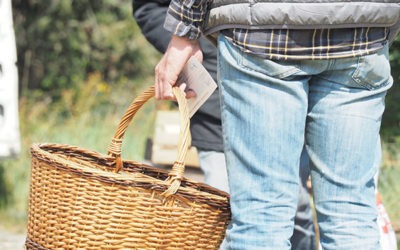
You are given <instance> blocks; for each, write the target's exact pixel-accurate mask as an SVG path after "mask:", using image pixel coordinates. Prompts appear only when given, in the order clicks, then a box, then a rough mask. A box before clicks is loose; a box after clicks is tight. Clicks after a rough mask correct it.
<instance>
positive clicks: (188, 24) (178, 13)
mask: <svg viewBox="0 0 400 250" xmlns="http://www.w3.org/2000/svg"><path fill="white" fill-rule="evenodd" d="M210 1H211V0H172V1H171V3H170V5H169V8H168V12H167V17H166V18H165V23H164V28H165V29H166V30H168V31H170V32H171V33H172V34H174V35H177V36H183V37H187V38H189V39H193V40H194V39H198V38H199V37H200V35H201V29H202V25H203V21H204V20H205V18H206V15H207V9H208V5H209V2H210Z"/></svg>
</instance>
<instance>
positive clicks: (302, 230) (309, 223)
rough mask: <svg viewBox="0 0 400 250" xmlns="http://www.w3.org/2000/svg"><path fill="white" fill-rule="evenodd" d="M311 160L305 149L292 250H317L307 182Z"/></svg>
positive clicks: (291, 240)
mask: <svg viewBox="0 0 400 250" xmlns="http://www.w3.org/2000/svg"><path fill="white" fill-rule="evenodd" d="M309 169H310V167H309V159H308V155H307V152H306V150H305V148H304V149H303V152H302V153H301V159H300V185H299V201H298V203H297V211H296V216H295V218H294V223H295V225H294V231H293V235H292V238H291V239H290V242H291V244H292V250H315V249H316V239H315V228H314V218H313V212H312V207H311V202H310V194H309V193H308V189H307V180H308V177H309V176H310V170H309Z"/></svg>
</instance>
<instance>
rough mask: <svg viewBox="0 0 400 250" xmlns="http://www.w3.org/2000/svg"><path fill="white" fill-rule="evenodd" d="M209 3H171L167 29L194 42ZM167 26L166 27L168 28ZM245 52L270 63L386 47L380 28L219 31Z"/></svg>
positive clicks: (188, 0)
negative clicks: (270, 61) (272, 61)
mask: <svg viewBox="0 0 400 250" xmlns="http://www.w3.org/2000/svg"><path fill="white" fill-rule="evenodd" d="M209 4H210V0H172V1H171V4H170V7H169V10H168V15H169V18H168V22H167V23H166V25H167V27H166V28H167V29H168V28H170V27H175V29H174V30H170V29H169V30H170V31H172V32H173V33H174V34H175V35H178V36H185V37H188V38H190V39H197V38H198V37H199V36H200V35H201V27H202V24H203V20H205V18H206V14H207V9H208V6H209ZM168 26H170V27H168ZM221 32H222V33H223V34H224V35H225V36H227V37H228V38H229V39H231V40H232V42H233V43H234V44H235V45H237V46H239V47H240V48H242V49H243V50H244V51H245V52H248V53H252V54H255V55H257V56H260V57H263V58H268V59H273V60H280V59H284V60H299V59H337V58H345V57H353V56H360V55H366V54H371V53H374V52H375V51H377V50H379V49H381V48H382V47H383V46H384V45H385V44H386V43H387V38H388V35H389V30H388V29H387V28H382V27H361V28H345V29H307V30H302V29H242V28H234V29H227V30H222V31H221Z"/></svg>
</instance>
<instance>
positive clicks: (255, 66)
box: [239, 52, 301, 79]
mask: <svg viewBox="0 0 400 250" xmlns="http://www.w3.org/2000/svg"><path fill="white" fill-rule="evenodd" d="M239 64H240V65H241V66H242V67H244V68H246V69H250V70H253V71H256V72H259V73H262V74H265V75H268V76H271V77H274V78H277V79H288V78H291V76H293V75H294V74H296V73H298V72H300V71H301V70H300V68H301V61H293V60H279V61H278V60H276V61H275V60H269V59H265V58H262V57H258V56H255V55H252V54H249V53H246V52H242V60H241V61H239Z"/></svg>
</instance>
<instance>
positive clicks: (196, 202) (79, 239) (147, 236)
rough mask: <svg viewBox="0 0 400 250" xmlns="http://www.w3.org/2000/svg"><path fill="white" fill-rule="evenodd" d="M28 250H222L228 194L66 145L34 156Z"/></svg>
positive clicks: (37, 148) (44, 147)
mask: <svg viewBox="0 0 400 250" xmlns="http://www.w3.org/2000/svg"><path fill="white" fill-rule="evenodd" d="M31 153H32V161H31V165H32V166H31V167H32V169H31V184H30V196H29V211H28V235H27V240H26V244H25V245H26V247H27V249H218V246H219V244H220V243H221V241H222V239H223V237H224V232H225V229H226V226H227V224H228V223H229V218H230V210H229V205H228V204H229V203H228V195H227V194H226V193H224V192H222V191H219V190H217V189H214V188H212V187H209V186H207V185H205V184H202V183H197V182H194V181H191V180H188V179H186V178H180V177H179V183H180V184H179V188H178V189H177V190H176V191H174V193H173V194H172V195H165V194H166V192H167V191H168V190H170V188H171V181H166V179H168V178H169V177H171V173H168V172H166V171H164V170H160V169H156V168H153V167H151V166H147V165H144V164H141V163H137V162H134V161H125V160H124V161H123V168H122V170H121V171H119V172H118V173H116V172H115V171H114V169H115V157H114V156H111V155H102V154H99V153H97V152H93V151H89V150H85V149H81V148H78V147H74V146H68V145H63V144H35V145H33V146H32V148H31Z"/></svg>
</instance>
